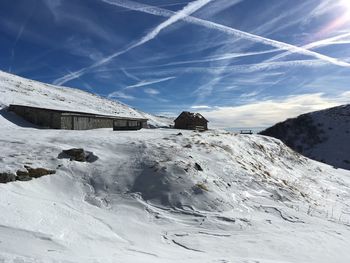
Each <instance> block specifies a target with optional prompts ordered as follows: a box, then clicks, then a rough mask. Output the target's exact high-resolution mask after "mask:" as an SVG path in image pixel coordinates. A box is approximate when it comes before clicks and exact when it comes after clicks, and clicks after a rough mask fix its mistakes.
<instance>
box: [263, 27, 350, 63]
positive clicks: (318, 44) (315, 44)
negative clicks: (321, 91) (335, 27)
mask: <svg viewBox="0 0 350 263" xmlns="http://www.w3.org/2000/svg"><path fill="white" fill-rule="evenodd" d="M346 37H350V33H344V34H341V35H338V36H334V37H330V38H326V39H322V40H319V41H315V42H312V43H309V44H307V45H304V46H301V48H304V49H312V48H316V47H322V46H328V45H329V44H333V42H334V41H337V40H340V39H343V38H346ZM290 54H293V52H289V51H287V52H283V53H282V54H279V55H276V56H274V57H272V58H270V59H268V60H265V62H271V61H275V60H278V59H281V58H284V57H286V56H288V55H290Z"/></svg>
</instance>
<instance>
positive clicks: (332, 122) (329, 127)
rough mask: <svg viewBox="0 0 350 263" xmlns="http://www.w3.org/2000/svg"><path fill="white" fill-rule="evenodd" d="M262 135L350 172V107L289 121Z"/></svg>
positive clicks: (309, 114) (315, 113) (337, 108)
mask: <svg viewBox="0 0 350 263" xmlns="http://www.w3.org/2000/svg"><path fill="white" fill-rule="evenodd" d="M261 134H263V135H268V136H272V137H275V138H278V139H280V140H282V141H283V142H284V143H286V144H287V145H288V146H289V147H291V148H292V149H294V150H295V151H297V152H299V153H301V154H303V155H305V156H307V157H309V158H311V159H314V160H317V161H321V162H324V163H327V164H330V165H333V166H335V167H339V168H344V169H349V170H350V104H349V105H343V106H339V107H334V108H330V109H326V110H321V111H316V112H312V113H307V114H303V115H300V116H299V117H297V118H294V119H288V120H286V121H284V122H281V123H278V124H276V125H274V126H272V127H271V128H268V129H266V130H265V131H263V132H261Z"/></svg>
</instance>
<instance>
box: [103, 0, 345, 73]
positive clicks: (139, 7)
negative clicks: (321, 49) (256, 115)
mask: <svg viewBox="0 0 350 263" xmlns="http://www.w3.org/2000/svg"><path fill="white" fill-rule="evenodd" d="M102 1H103V2H105V3H108V4H111V5H115V6H119V7H123V8H127V9H131V10H134V11H139V12H143V13H147V14H152V15H156V16H163V17H171V16H173V15H174V12H173V11H170V10H166V9H162V8H159V7H154V6H150V5H146V4H141V3H137V2H133V1H130V0H102ZM182 20H183V21H186V22H188V23H192V24H196V25H200V26H203V27H206V28H209V29H213V30H218V31H221V32H223V33H226V34H228V35H232V36H234V37H238V38H243V39H247V40H250V41H253V42H257V43H261V44H265V45H270V46H273V47H276V48H279V49H281V50H286V51H289V52H291V53H298V54H302V55H307V56H311V57H314V58H317V59H320V60H324V61H326V62H329V63H332V64H334V65H338V66H342V67H350V64H349V63H347V62H345V61H341V60H338V59H336V58H333V57H329V56H326V55H323V54H320V53H318V52H315V51H311V50H308V49H306V48H303V47H298V46H295V45H292V44H288V43H284V42H281V41H277V40H273V39H269V38H266V37H261V36H258V35H254V34H251V33H248V32H245V31H241V30H238V29H235V28H232V27H229V26H225V25H221V24H218V23H214V22H211V21H208V20H204V19H200V18H196V17H193V16H185V17H183V18H182Z"/></svg>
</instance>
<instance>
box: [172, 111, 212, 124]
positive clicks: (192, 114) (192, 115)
mask: <svg viewBox="0 0 350 263" xmlns="http://www.w3.org/2000/svg"><path fill="white" fill-rule="evenodd" d="M180 117H186V118H187V119H189V120H194V119H203V120H204V121H206V122H209V121H208V120H207V119H206V118H204V117H203V115H202V114H200V113H196V112H189V111H183V112H181V114H180V115H179V116H178V117H177V118H176V119H175V121H176V120H177V119H178V118H180Z"/></svg>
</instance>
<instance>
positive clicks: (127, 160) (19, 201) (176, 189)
mask: <svg viewBox="0 0 350 263" xmlns="http://www.w3.org/2000/svg"><path fill="white" fill-rule="evenodd" d="M178 132H179V131H176V130H169V129H164V130H163V129H156V130H141V131H138V132H130V131H128V132H113V131H111V130H109V129H100V130H90V131H63V130H38V129H34V128H20V127H16V126H14V125H13V124H7V121H6V120H5V119H1V117H0V134H1V138H0V148H1V152H0V171H1V172H12V173H14V172H15V171H16V170H17V169H23V167H24V165H30V166H32V167H43V168H48V169H55V170H56V174H54V175H49V176H46V177H41V178H39V179H34V180H32V181H29V182H13V183H8V184H0V200H1V201H0V211H1V213H0V261H1V260H4V261H5V262H12V261H11V260H15V259H16V260H17V261H18V262H20V261H23V262H61V261H63V262H84V263H85V262H101V263H102V262H344V263H345V262H349V260H350V256H349V253H348V248H349V246H350V225H349V220H350V207H349V206H350V172H348V171H345V170H336V169H333V168H332V167H329V166H326V165H324V164H320V163H317V162H314V161H311V160H309V159H307V158H305V157H302V156H300V155H299V154H297V153H295V152H293V151H291V150H290V149H289V148H287V147H286V146H285V145H284V144H282V143H281V142H280V141H278V140H275V139H272V138H268V137H263V136H249V135H246V136H245V135H235V134H231V133H227V132H220V131H210V132H205V133H197V132H190V131H182V135H181V134H178ZM33 138H35V139H33ZM72 147H83V148H85V149H86V150H88V151H92V152H94V154H95V155H97V156H98V157H99V159H98V160H97V161H96V162H93V163H79V162H74V161H69V160H68V159H58V158H57V157H58V155H59V153H60V152H61V151H62V150H63V149H68V148H72ZM54 260H56V261H54Z"/></svg>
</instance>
